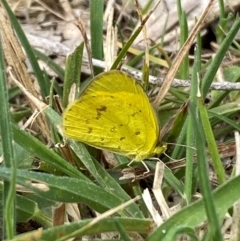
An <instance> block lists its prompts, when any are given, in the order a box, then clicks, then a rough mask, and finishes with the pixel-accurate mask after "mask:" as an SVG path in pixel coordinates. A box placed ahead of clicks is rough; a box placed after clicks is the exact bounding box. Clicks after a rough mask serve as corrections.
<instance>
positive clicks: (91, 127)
mask: <svg viewBox="0 0 240 241" xmlns="http://www.w3.org/2000/svg"><path fill="white" fill-rule="evenodd" d="M63 126H64V130H65V134H66V135H67V136H68V137H70V138H72V139H75V140H78V141H81V142H84V143H86V144H88V145H90V146H93V147H96V148H99V149H103V150H108V151H111V152H114V153H118V154H121V155H125V156H128V157H130V158H132V159H133V160H135V161H142V160H143V159H145V158H147V157H150V156H153V155H155V154H160V153H162V152H164V151H165V149H166V146H164V145H163V146H157V144H158V138H159V129H160V127H159V123H158V119H157V116H156V113H155V111H154V109H153V107H152V105H151V103H150V101H149V99H148V97H147V95H146V94H145V92H144V91H143V89H142V87H141V86H140V85H139V84H138V83H137V82H136V81H135V80H134V79H133V78H132V77H130V76H129V75H127V74H125V73H123V72H121V71H118V70H112V71H109V72H106V73H103V74H100V75H98V76H96V77H95V78H94V79H93V81H92V82H90V84H89V85H88V86H87V88H86V89H85V90H84V91H83V93H82V94H81V95H80V97H79V99H77V100H76V101H74V102H73V103H72V104H70V105H69V107H68V108H67V109H66V111H65V113H64V116H63Z"/></svg>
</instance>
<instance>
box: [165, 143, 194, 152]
mask: <svg viewBox="0 0 240 241" xmlns="http://www.w3.org/2000/svg"><path fill="white" fill-rule="evenodd" d="M167 145H171V146H182V147H186V148H190V149H192V150H194V151H196V148H195V147H193V146H187V145H182V144H177V143H167Z"/></svg>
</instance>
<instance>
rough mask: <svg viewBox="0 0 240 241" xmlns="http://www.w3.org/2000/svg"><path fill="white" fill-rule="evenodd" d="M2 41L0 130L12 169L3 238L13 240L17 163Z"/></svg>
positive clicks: (7, 184) (6, 162) (5, 198)
mask: <svg viewBox="0 0 240 241" xmlns="http://www.w3.org/2000/svg"><path fill="white" fill-rule="evenodd" d="M5 71H6V70H5V66H4V58H3V49H2V41H1V38H0V103H1V105H0V113H1V115H0V128H1V129H0V130H1V141H2V148H3V158H4V166H6V167H9V168H11V169H12V173H11V176H10V180H5V181H4V188H3V193H4V195H3V207H4V209H3V212H4V213H3V217H4V219H3V238H8V239H12V238H13V236H14V234H15V222H16V217H15V185H16V174H17V163H16V159H15V158H14V152H13V146H12V145H13V137H12V130H11V125H10V123H11V118H10V108H9V104H8V99H9V97H8V91H7V79H6V75H5Z"/></svg>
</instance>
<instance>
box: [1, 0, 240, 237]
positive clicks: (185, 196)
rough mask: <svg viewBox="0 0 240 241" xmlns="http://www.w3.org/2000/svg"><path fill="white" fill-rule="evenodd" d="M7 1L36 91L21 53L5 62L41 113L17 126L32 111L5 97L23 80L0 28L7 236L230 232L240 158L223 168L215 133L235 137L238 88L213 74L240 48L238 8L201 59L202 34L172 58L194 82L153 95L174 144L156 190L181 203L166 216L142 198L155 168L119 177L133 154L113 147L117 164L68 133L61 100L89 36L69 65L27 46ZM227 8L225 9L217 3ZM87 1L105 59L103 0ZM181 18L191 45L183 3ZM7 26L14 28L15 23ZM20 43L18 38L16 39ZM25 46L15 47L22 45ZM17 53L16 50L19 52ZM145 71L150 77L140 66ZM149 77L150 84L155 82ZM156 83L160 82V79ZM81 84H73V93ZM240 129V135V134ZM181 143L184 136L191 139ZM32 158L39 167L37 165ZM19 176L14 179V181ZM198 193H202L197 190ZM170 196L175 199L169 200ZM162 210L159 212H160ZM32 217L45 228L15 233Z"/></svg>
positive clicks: (166, 137)
mask: <svg viewBox="0 0 240 241" xmlns="http://www.w3.org/2000/svg"><path fill="white" fill-rule="evenodd" d="M2 4H3V6H4V7H5V8H6V10H7V13H8V16H9V18H10V20H11V23H12V26H13V28H14V30H15V32H16V35H17V36H18V38H19V40H20V43H21V46H22V47H23V48H24V50H25V53H26V55H27V57H28V59H29V61H30V63H31V65H32V67H33V70H34V75H35V78H36V80H37V82H38V84H39V86H40V95H39V94H37V93H36V92H35V91H34V90H33V88H32V86H31V81H27V79H26V78H23V77H24V75H23V74H22V75H21V74H18V73H23V72H24V73H25V71H26V70H25V71H23V72H21V71H19V69H24V68H25V65H23V63H22V62H20V61H19V60H18V61H19V65H20V68H19V69H17V66H13V70H11V71H10V72H8V73H9V75H10V76H11V78H12V79H15V82H16V83H18V82H20V84H19V86H20V88H21V90H22V91H23V93H24V94H25V95H26V96H27V98H28V101H29V106H30V107H31V110H32V109H34V108H38V110H39V113H38V116H37V119H36V120H35V118H36V117H35V116H34V117H32V121H33V122H34V121H36V123H37V126H35V127H34V128H33V130H35V132H32V133H31V132H29V131H27V129H26V128H25V129H24V128H20V127H19V123H20V122H26V119H27V118H29V112H30V109H29V108H26V107H24V106H21V105H20V106H16V105H15V104H13V103H14V101H13V102H11V101H10V102H9V100H12V99H14V98H18V96H19V94H20V89H19V88H16V87H15V86H14V87H11V86H9V85H8V79H7V77H6V75H5V70H6V67H5V66H4V61H3V59H4V56H5V58H6V57H7V56H8V54H9V53H10V52H6V50H7V48H6V47H5V46H12V43H13V42H7V41H6V40H7V38H6V36H10V32H9V33H8V35H7V33H6V32H4V33H3V36H2V44H1V53H2V54H3V53H4V56H3V55H2V56H1V59H0V68H1V70H2V71H1V72H0V73H1V75H0V83H1V85H0V98H1V115H0V122H1V137H2V138H1V143H2V153H3V158H4V165H2V166H1V168H0V173H1V174H0V175H1V177H2V179H3V183H2V185H1V187H2V188H1V190H2V191H1V193H2V207H3V208H2V216H1V218H2V220H3V223H4V225H3V239H7V240H10V239H11V240H27V239H30V237H31V238H32V239H33V238H34V239H35V240H37V239H39V240H67V239H69V238H72V237H80V236H81V237H82V236H85V235H89V237H93V236H96V237H100V234H103V233H108V235H112V237H114V238H116V239H117V238H119V237H121V239H124V240H130V239H131V238H134V237H136V236H137V237H138V238H139V237H141V238H142V239H146V240H149V241H150V240H151V241H153V240H176V237H179V236H180V235H188V236H189V237H190V238H191V239H193V240H197V239H198V238H200V237H205V239H207V240H224V234H226V233H227V231H224V233H223V234H222V233H221V228H222V227H223V222H224V220H225V217H226V214H227V213H228V214H229V215H231V217H232V218H234V219H235V220H236V218H238V215H237V208H236V210H235V209H233V207H234V203H235V202H236V201H237V200H239V198H240V193H239V191H238V189H239V187H238V186H239V181H240V180H239V179H240V178H239V175H238V172H239V171H238V168H236V172H235V171H234V168H235V167H234V166H233V168H232V169H231V171H230V173H227V170H226V168H225V167H224V165H223V162H222V159H221V158H222V156H223V155H224V154H225V152H228V151H225V150H223V146H219V143H222V140H224V142H223V143H224V145H225V147H229V148H234V147H235V146H236V145H235V144H234V143H235V141H234V135H233V132H234V131H238V130H239V129H240V128H239V104H238V95H239V91H234V92H233V91H231V90H229V89H227V90H224V88H222V90H221V91H219V90H213V86H214V85H213V83H214V80H215V76H216V73H217V70H218V69H219V68H220V66H221V63H222V61H223V58H224V57H225V56H226V53H227V52H231V53H232V54H233V53H236V52H237V51H238V45H237V44H236V43H235V42H234V37H235V36H236V33H237V31H238V29H239V27H240V20H239V18H236V19H233V17H232V21H233V24H232V26H231V28H229V29H228V26H226V25H224V26H223V27H224V31H218V32H217V33H216V39H217V42H219V43H220V47H219V49H218V51H217V52H216V54H215V56H214V57H213V58H212V59H210V60H209V61H208V63H207V64H205V65H203V64H202V61H201V51H202V47H201V37H200V36H198V37H197V45H196V49H195V51H194V61H193V63H192V64H190V61H189V58H190V57H189V54H186V52H187V51H185V56H183V55H182V56H181V58H183V57H184V61H183V62H181V64H180V63H179V62H177V61H179V60H178V59H177V60H175V61H173V62H172V63H171V64H172V66H171V69H170V71H169V72H170V73H172V75H170V74H168V76H167V78H168V79H170V81H171V80H172V79H173V77H174V76H175V77H176V78H179V77H180V78H186V79H190V80H191V81H190V82H189V85H190V87H189V88H188V89H186V88H183V87H177V88H176V87H171V88H170V86H167V92H168V93H167V95H166V96H165V93H166V89H165V93H164V91H163V92H162V93H163V95H164V97H165V98H164V99H163V100H161V103H160V104H159V102H158V101H156V100H155V102H154V104H155V107H157V109H158V115H159V119H160V122H161V126H162V133H161V136H162V140H163V141H164V142H166V143H170V142H171V143H176V146H175V147H174V148H172V146H171V145H169V147H168V150H167V153H166V154H167V155H166V156H165V157H164V156H161V158H162V161H163V163H164V165H165V168H163V169H162V171H163V172H164V174H163V182H162V184H161V190H160V193H159V192H158V195H162V202H159V203H158V205H160V209H161V208H163V207H166V206H164V205H165V204H166V203H165V204H164V201H163V200H168V199H169V198H172V197H173V194H177V196H178V197H179V200H180V201H178V204H179V205H180V207H179V210H178V211H177V212H176V213H174V212H172V211H171V209H170V208H169V207H168V206H167V207H166V208H167V210H168V212H166V213H169V216H168V217H167V216H166V215H165V216H164V215H163V214H165V212H164V210H161V212H160V211H159V214H156V213H155V216H154V218H153V219H152V217H151V216H150V213H149V210H148V209H147V207H146V206H148V204H147V203H145V202H143V200H142V198H141V195H142V193H143V190H144V187H146V186H147V187H149V188H150V189H151V188H152V185H153V179H152V178H151V177H145V180H140V179H138V177H139V176H138V175H135V176H134V178H130V179H123V178H121V177H122V175H123V174H122V172H121V170H122V169H123V168H126V165H127V163H129V160H128V159H127V158H125V157H122V156H115V158H114V159H115V161H116V162H117V168H114V167H113V165H111V164H109V162H106V160H105V158H102V156H101V155H100V152H99V151H98V150H96V149H93V148H89V147H88V146H86V145H84V144H83V143H78V142H75V141H73V140H67V142H65V137H64V135H63V133H62V126H61V123H62V120H61V114H62V107H61V106H63V108H66V106H67V104H68V97H69V93H70V90H71V88H72V86H73V84H75V85H76V86H77V87H79V86H81V85H82V81H81V82H80V78H79V76H80V73H81V64H82V56H83V46H84V45H83V44H82V45H80V46H78V47H77V48H76V50H75V51H74V53H73V54H71V55H70V56H68V58H67V62H66V69H65V72H64V71H63V70H62V69H61V68H60V67H59V66H57V65H56V64H55V63H54V62H53V61H51V60H49V59H47V58H46V56H43V55H42V54H40V53H39V52H37V51H36V50H33V49H32V48H31V46H30V45H29V43H28V41H27V39H26V37H25V35H24V33H23V31H22V29H21V27H20V25H19V24H18V22H17V20H16V18H15V17H14V15H13V13H12V12H11V10H10V8H9V7H8V5H7V3H6V1H5V0H2ZM222 7H223V6H222ZM223 8H224V7H223ZM223 10H224V9H221V12H223ZM91 11H92V16H91V34H92V36H91V39H93V40H95V41H92V45H91V51H92V56H94V57H96V58H98V59H104V56H103V42H104V40H103V35H102V24H99V23H102V16H103V1H99V0H95V1H91ZM224 17H225V16H224V15H222V16H221V19H220V21H219V22H220V23H222V22H224V21H223V20H224V19H223V18H224ZM179 18H180V19H181V31H182V32H183V33H184V34H183V35H182V36H183V37H184V38H183V39H182V40H181V44H182V46H185V44H186V40H187V37H188V30H187V26H186V24H187V21H186V18H185V15H184V12H183V11H182V10H181V9H180V6H179ZM8 27H9V29H11V26H8ZM141 30H142V28H138V29H137V30H136V31H135V32H134V34H133V35H132V37H131V38H130V40H129V41H128V42H127V43H126V44H125V45H124V47H123V48H122V50H121V51H120V53H119V54H118V56H117V58H116V59H115V62H114V63H113V65H112V67H113V68H116V67H117V66H119V65H120V63H121V60H122V59H123V57H124V56H125V55H126V54H127V51H128V49H129V48H130V47H131V45H132V42H133V41H134V39H135V38H136V37H137V35H138V34H139V32H140V31H141ZM119 32H120V30H119ZM224 33H227V34H224ZM15 40H16V38H15ZM96 40H97V41H96ZM12 41H14V40H12ZM15 43H17V44H18V42H17V41H16V42H15ZM85 44H86V43H85ZM189 47H190V45H189ZM153 50H155V51H157V52H158V50H159V49H158V45H156V46H155V49H151V48H150V51H149V53H153ZM19 51H21V48H19ZM20 53H21V52H18V54H19V55H20ZM149 53H148V49H147V50H146V51H145V52H144V53H143V54H140V55H139V56H140V57H139V56H137V57H138V60H139V59H140V60H141V59H143V56H145V57H146V56H147V58H148V57H150V58H149V59H150V60H151V59H152V60H154V59H156V56H152V55H151V54H149ZM21 54H22V53H21ZM16 55H17V54H16ZM92 56H89V58H90V59H91V57H92ZM11 57H12V58H13V59H14V58H17V57H16V56H14V54H13V53H11ZM137 57H136V58H137ZM37 58H42V59H45V61H46V62H48V63H49V65H50V67H52V69H54V71H55V72H56V73H57V74H58V77H59V79H60V80H61V81H64V84H63V85H62V84H58V83H57V82H54V81H53V82H52V83H51V82H50V81H49V79H48V77H47V76H46V74H45V73H44V72H43V71H42V70H41V69H40V68H39V66H38V62H37ZM6 59H7V61H10V60H9V59H8V58H6ZM46 59H47V60H46ZM168 60H169V59H168ZM131 62H132V63H134V61H131ZM8 63H9V62H8ZM152 66H156V63H154V64H153V63H152V62H151V61H150V62H148V61H146V60H145V61H144V70H145V71H147V72H148V71H149V72H150V73H152V69H151V68H152ZM176 66H177V68H176ZM97 67H98V68H96V66H95V67H94V68H91V69H93V71H94V72H95V73H99V72H100V71H102V69H101V68H99V66H97ZM129 67H131V68H134V67H135V66H132V65H131V66H128V63H125V66H123V69H128V71H129V72H131V69H130V70H129ZM174 68H175V72H174V71H173V70H174ZM171 71H172V72H171ZM223 73H224V77H225V79H226V80H227V81H229V82H230V81H231V82H237V81H238V80H239V68H238V67H237V66H231V67H228V66H227V67H226V68H224V71H223ZM92 74H94V73H92ZM173 74H174V75H173ZM143 76H145V78H146V75H145V74H144V73H143ZM147 76H148V75H147ZM18 78H20V79H18ZM150 79H151V78H150ZM86 81H87V80H86ZM146 82H147V81H146ZM146 82H145V83H146ZM62 86H63V87H62ZM145 86H146V89H147V87H148V86H149V85H148V84H146V85H145ZM165 86H166V84H165ZM153 88H154V89H157V88H156V86H154V87H153ZM77 89H78V88H77ZM157 91H158V89H157ZM54 93H58V94H59V97H58V98H56V97H55V96H54ZM78 94H79V93H78V92H77V93H76V95H75V98H77V96H78ZM207 95H211V100H210V103H205V100H206V96H207ZM48 96H49V102H48V103H47V98H46V97H48ZM158 96H159V95H158ZM20 103H21V102H20ZM59 103H60V104H59ZM10 107H12V108H14V109H16V110H15V112H13V113H12V112H11V111H10V110H11V108H10ZM235 136H236V137H237V134H236V135H235ZM238 138H239V137H238ZM225 141H226V142H225ZM49 143H53V144H54V145H53V147H52V148H49V145H48V144H49ZM56 144H58V145H56ZM182 145H186V148H183V147H182ZM231 153H232V152H231ZM168 156H170V159H169V158H168ZM181 158H183V160H184V161H183V162H181V164H182V163H183V165H180V161H174V159H178V160H179V159H181ZM33 163H36V164H37V166H38V167H37V168H36V167H35V166H34V165H33ZM146 163H147V165H148V166H149V167H150V169H151V170H152V173H154V170H155V166H156V163H155V162H152V161H147V162H146ZM164 165H163V167H164ZM168 167H169V168H168ZM209 167H211V172H210V171H209ZM143 172H144V171H143ZM141 173H142V172H141ZM210 173H211V174H214V175H215V176H216V178H215V180H216V183H217V188H215V186H214V185H213V184H214V183H213V182H211V180H210V176H209V175H210ZM131 174H132V173H131ZM140 176H141V175H140ZM141 177H142V176H141ZM160 179H161V178H160ZM160 179H155V180H160ZM16 184H17V185H18V186H15V185H16ZM19 186H21V189H19ZM154 187H155V188H156V187H157V188H159V187H160V184H157V183H156V181H155V183H154ZM17 191H18V192H17ZM153 193H155V192H154V190H153ZM196 194H198V195H200V196H201V197H202V198H201V199H197V200H196V199H195V197H196ZM144 197H146V196H145V195H144ZM158 198H159V196H156V197H155V198H152V199H153V200H155V199H156V200H158ZM168 205H169V206H170V203H168ZM154 206H155V208H156V209H157V208H159V207H158V206H157V205H154ZM53 207H54V210H53ZM56 207H57V208H56ZM149 207H151V208H153V207H152V206H148V208H149ZM168 208H169V209H168ZM73 210H74V211H73ZM66 214H67V215H68V218H67V219H66V218H65V217H66ZM99 214H100V215H99ZM157 218H160V219H161V218H163V220H161V221H159V222H156V219H157ZM28 220H34V221H36V222H38V223H39V224H40V225H41V226H42V227H44V229H40V230H36V231H32V232H27V233H25V234H21V235H17V234H16V233H15V230H16V223H17V222H27V221H28ZM153 220H154V221H155V223H154V221H153ZM161 222H162V223H161ZM203 223H204V225H202V224H203ZM153 224H154V225H155V226H154V225H153ZM160 224H161V225H160ZM201 225H202V226H201ZM230 230H231V233H233V232H235V233H238V232H239V231H238V229H237V228H236V227H234V226H232V227H231V228H230ZM89 239H90V238H89Z"/></svg>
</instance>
